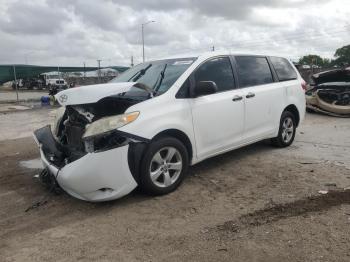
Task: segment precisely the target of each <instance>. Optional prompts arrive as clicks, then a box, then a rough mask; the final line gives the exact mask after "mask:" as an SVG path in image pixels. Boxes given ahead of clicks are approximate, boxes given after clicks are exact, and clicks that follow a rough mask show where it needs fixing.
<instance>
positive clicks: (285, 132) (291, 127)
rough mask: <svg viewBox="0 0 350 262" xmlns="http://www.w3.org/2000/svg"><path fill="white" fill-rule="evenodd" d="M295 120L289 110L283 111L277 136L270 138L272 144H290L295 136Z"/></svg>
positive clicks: (280, 145)
mask: <svg viewBox="0 0 350 262" xmlns="http://www.w3.org/2000/svg"><path fill="white" fill-rule="evenodd" d="M295 130H296V121H295V117H294V115H293V114H292V113H291V112H289V111H284V112H283V113H282V116H281V120H280V127H279V131H278V136H277V137H275V138H273V139H272V144H273V145H275V146H277V147H287V146H290V145H291V144H292V143H293V141H294V137H295Z"/></svg>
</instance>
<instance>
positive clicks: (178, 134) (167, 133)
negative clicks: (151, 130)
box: [152, 129, 193, 162]
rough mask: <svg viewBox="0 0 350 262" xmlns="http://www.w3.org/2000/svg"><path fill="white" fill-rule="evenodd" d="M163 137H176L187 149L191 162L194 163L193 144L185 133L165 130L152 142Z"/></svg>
mask: <svg viewBox="0 0 350 262" xmlns="http://www.w3.org/2000/svg"><path fill="white" fill-rule="evenodd" d="M162 136H171V137H174V138H176V139H178V140H180V141H181V142H182V143H183V144H184V146H185V147H186V149H187V153H188V158H189V161H190V162H191V161H192V158H193V147H192V143H191V140H190V139H189V137H188V136H187V135H186V134H185V133H184V132H183V131H180V130H178V129H167V130H163V131H161V132H160V133H158V134H157V135H155V136H154V137H153V138H152V140H156V139H158V138H159V137H162Z"/></svg>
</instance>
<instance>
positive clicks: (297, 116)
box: [283, 104, 300, 126]
mask: <svg viewBox="0 0 350 262" xmlns="http://www.w3.org/2000/svg"><path fill="white" fill-rule="evenodd" d="M285 111H289V112H291V113H292V114H293V115H294V117H295V120H296V122H297V125H296V126H298V125H299V123H300V114H299V110H298V108H297V107H296V106H295V105H294V104H290V105H289V106H287V107H286V108H285V109H284V110H283V112H285Z"/></svg>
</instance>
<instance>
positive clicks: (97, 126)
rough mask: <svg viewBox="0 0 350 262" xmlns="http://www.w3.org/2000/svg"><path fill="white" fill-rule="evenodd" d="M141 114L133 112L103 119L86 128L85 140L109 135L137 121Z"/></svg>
mask: <svg viewBox="0 0 350 262" xmlns="http://www.w3.org/2000/svg"><path fill="white" fill-rule="evenodd" d="M139 114H140V112H132V113H127V114H123V115H117V116H109V117H104V118H101V119H99V120H97V121H95V122H93V123H91V124H89V125H87V126H86V131H85V133H84V135H83V138H88V137H91V136H96V135H100V134H104V133H108V132H111V131H113V130H115V129H118V128H121V127H122V126H125V125H127V124H129V123H131V122H133V121H135V120H136V119H137V117H138V116H139Z"/></svg>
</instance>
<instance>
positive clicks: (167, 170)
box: [140, 136, 189, 195]
mask: <svg viewBox="0 0 350 262" xmlns="http://www.w3.org/2000/svg"><path fill="white" fill-rule="evenodd" d="M171 155H172V157H170V156H171ZM179 163H181V164H179ZM188 165H189V159H188V152H187V150H186V147H185V146H184V145H183V143H182V142H180V141H179V140H178V139H176V138H173V137H168V136H166V137H161V138H159V139H157V140H155V141H152V142H151V143H150V145H149V146H148V148H147V149H146V152H145V154H144V157H143V159H142V161H141V168H140V188H141V190H142V191H143V192H144V193H146V194H149V195H164V194H168V193H170V192H172V191H174V190H175V189H176V188H178V187H179V185H180V184H181V183H182V181H183V179H184V178H185V176H186V174H187V169H188ZM151 173H153V178H152V176H151Z"/></svg>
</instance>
